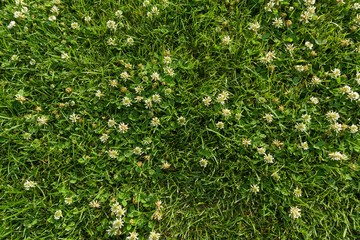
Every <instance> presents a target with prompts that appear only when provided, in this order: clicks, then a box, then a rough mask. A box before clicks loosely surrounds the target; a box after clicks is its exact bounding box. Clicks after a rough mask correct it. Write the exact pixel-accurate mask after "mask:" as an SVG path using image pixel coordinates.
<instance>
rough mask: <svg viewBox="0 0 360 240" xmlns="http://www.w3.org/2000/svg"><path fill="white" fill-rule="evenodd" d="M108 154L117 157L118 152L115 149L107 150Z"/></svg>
mask: <svg viewBox="0 0 360 240" xmlns="http://www.w3.org/2000/svg"><path fill="white" fill-rule="evenodd" d="M108 155H109V157H110V158H117V157H118V155H119V153H118V151H117V150H109V151H108Z"/></svg>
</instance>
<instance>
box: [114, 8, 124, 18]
mask: <svg viewBox="0 0 360 240" xmlns="http://www.w3.org/2000/svg"><path fill="white" fill-rule="evenodd" d="M115 16H117V17H118V18H120V17H122V16H123V12H122V11H121V10H117V11H116V12H115Z"/></svg>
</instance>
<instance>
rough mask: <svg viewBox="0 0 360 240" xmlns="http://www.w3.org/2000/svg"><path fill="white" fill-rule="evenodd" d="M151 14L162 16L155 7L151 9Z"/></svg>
mask: <svg viewBox="0 0 360 240" xmlns="http://www.w3.org/2000/svg"><path fill="white" fill-rule="evenodd" d="M151 13H152V14H153V15H159V14H160V11H159V9H158V7H156V6H153V7H152V8H151Z"/></svg>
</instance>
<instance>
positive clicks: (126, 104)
mask: <svg viewBox="0 0 360 240" xmlns="http://www.w3.org/2000/svg"><path fill="white" fill-rule="evenodd" d="M122 104H123V105H124V106H126V107H130V106H131V99H130V98H128V97H124V98H123V99H122Z"/></svg>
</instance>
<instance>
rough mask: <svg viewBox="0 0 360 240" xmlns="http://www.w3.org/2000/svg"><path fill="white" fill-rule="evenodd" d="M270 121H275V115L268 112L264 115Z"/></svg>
mask: <svg viewBox="0 0 360 240" xmlns="http://www.w3.org/2000/svg"><path fill="white" fill-rule="evenodd" d="M263 118H264V119H265V120H266V121H267V122H268V123H271V122H272V121H273V115H272V114H271V113H266V114H265V116H264V117H263Z"/></svg>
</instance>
